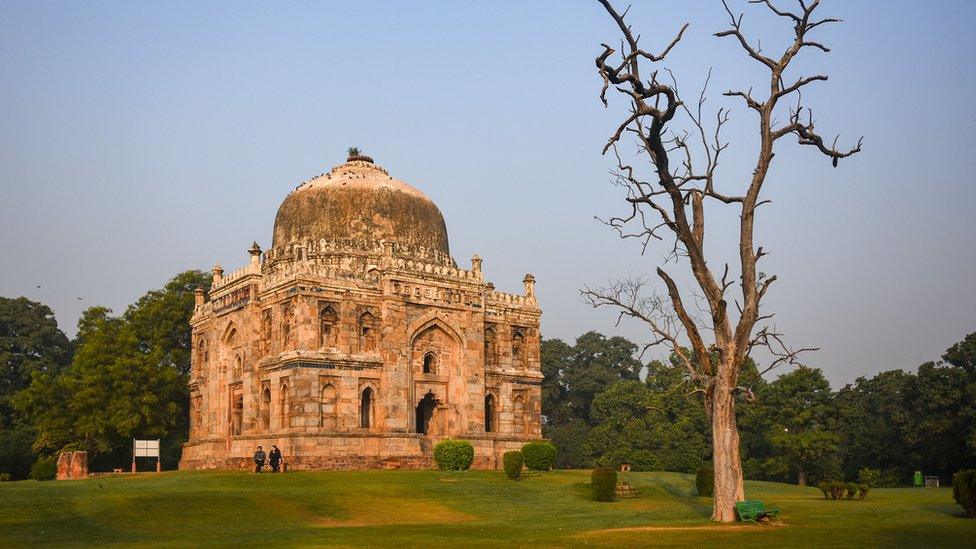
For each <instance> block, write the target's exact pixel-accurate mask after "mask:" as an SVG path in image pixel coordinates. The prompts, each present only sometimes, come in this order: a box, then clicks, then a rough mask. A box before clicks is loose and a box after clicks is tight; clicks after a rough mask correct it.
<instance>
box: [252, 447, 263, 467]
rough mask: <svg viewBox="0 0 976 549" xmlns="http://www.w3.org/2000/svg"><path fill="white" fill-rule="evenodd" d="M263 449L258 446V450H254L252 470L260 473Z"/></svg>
mask: <svg viewBox="0 0 976 549" xmlns="http://www.w3.org/2000/svg"><path fill="white" fill-rule="evenodd" d="M264 458H265V454H264V449H263V448H261V447H260V446H258V451H257V452H254V472H255V473H260V472H261V468H263V467H264Z"/></svg>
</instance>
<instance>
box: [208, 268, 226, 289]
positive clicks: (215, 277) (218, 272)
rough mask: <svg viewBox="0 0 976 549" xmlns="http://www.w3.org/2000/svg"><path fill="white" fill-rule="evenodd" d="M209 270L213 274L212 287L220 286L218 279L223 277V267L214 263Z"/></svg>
mask: <svg viewBox="0 0 976 549" xmlns="http://www.w3.org/2000/svg"><path fill="white" fill-rule="evenodd" d="M210 272H211V273H212V274H213V286H214V288H216V287H217V286H220V280H221V279H222V278H223V277H224V268H223V267H221V266H220V265H214V266H213V269H210Z"/></svg>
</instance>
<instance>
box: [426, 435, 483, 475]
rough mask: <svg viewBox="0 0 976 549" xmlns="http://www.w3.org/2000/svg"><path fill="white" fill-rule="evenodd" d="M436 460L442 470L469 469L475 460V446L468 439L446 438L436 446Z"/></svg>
mask: <svg viewBox="0 0 976 549" xmlns="http://www.w3.org/2000/svg"><path fill="white" fill-rule="evenodd" d="M434 461H435V462H436V463H437V468H438V469H440V470H442V471H467V470H468V469H470V468H471V463H472V462H473V461H474V446H472V445H471V443H470V442H468V441H466V440H458V439H453V438H446V439H444V440H442V441H440V442H438V443H437V446H434Z"/></svg>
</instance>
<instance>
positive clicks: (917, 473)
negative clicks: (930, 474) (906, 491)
mask: <svg viewBox="0 0 976 549" xmlns="http://www.w3.org/2000/svg"><path fill="white" fill-rule="evenodd" d="M924 485H925V483H924V478H923V477H922V472H921V471H915V487H916V488H921V487H922V486H924Z"/></svg>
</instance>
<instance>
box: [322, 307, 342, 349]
mask: <svg viewBox="0 0 976 549" xmlns="http://www.w3.org/2000/svg"><path fill="white" fill-rule="evenodd" d="M338 335H339V313H337V312H336V310H335V308H334V307H333V306H332V305H331V304H329V305H324V306H323V307H322V308H321V309H320V310H319V347H329V348H335V347H336V344H337V341H338Z"/></svg>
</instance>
